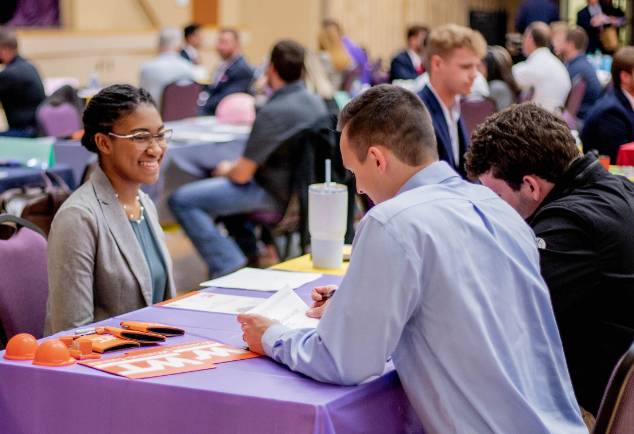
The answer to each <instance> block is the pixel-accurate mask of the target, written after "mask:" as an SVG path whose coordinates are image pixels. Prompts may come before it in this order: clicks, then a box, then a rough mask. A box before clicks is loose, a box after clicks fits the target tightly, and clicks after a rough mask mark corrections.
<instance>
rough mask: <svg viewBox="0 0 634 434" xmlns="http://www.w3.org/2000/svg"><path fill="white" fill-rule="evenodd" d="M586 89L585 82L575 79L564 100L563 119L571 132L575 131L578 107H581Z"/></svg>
mask: <svg viewBox="0 0 634 434" xmlns="http://www.w3.org/2000/svg"><path fill="white" fill-rule="evenodd" d="M586 87H587V85H586V81H585V80H584V79H583V78H581V77H576V78H575V79H574V80H573V82H572V88H571V89H570V93H569V94H568V98H567V99H566V106H565V108H564V112H563V118H564V120H565V121H566V123H567V124H568V126H569V127H570V129H571V130H575V129H577V113H579V107H581V102H582V101H583V97H584V95H585V94H586Z"/></svg>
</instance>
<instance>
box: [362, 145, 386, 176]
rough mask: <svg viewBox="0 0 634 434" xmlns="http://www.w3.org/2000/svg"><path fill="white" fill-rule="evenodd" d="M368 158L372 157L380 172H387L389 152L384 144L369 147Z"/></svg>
mask: <svg viewBox="0 0 634 434" xmlns="http://www.w3.org/2000/svg"><path fill="white" fill-rule="evenodd" d="M367 158H370V159H371V160H372V162H373V164H375V165H376V168H377V169H378V170H379V171H380V172H383V173H385V171H386V170H387V162H388V161H387V152H386V149H385V148H384V147H383V146H377V145H373V146H370V147H369V148H368V156H367Z"/></svg>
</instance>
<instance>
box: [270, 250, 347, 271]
mask: <svg viewBox="0 0 634 434" xmlns="http://www.w3.org/2000/svg"><path fill="white" fill-rule="evenodd" d="M351 254H352V246H351V245H349V244H346V245H345V246H343V256H344V258H349V257H350V255H351ZM271 268H272V269H274V270H286V271H299V272H304V273H322V274H334V275H336V276H343V275H344V274H346V271H348V261H347V260H344V262H343V264H342V266H341V267H340V268H335V269H326V268H315V267H313V261H312V259H311V257H310V255H303V256H300V257H298V258H294V259H289V260H288V261H284V262H281V263H279V264H277V265H273V266H272V267H271Z"/></svg>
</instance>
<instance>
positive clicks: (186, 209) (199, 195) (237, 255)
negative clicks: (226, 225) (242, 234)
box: [169, 177, 279, 277]
mask: <svg viewBox="0 0 634 434" xmlns="http://www.w3.org/2000/svg"><path fill="white" fill-rule="evenodd" d="M169 207H170V209H171V210H172V213H173V214H174V216H175V217H176V220H177V221H178V223H179V224H180V225H181V227H182V228H183V229H184V230H185V233H186V234H187V236H188V237H189V238H190V239H191V241H192V243H193V244H194V246H195V247H196V249H197V250H198V253H200V255H201V256H202V258H203V260H204V261H205V262H206V263H207V266H208V267H209V275H210V276H212V277H218V276H222V275H224V274H228V273H231V272H232V271H235V270H237V269H238V268H240V267H242V266H244V265H245V264H246V262H247V258H246V256H245V255H244V254H243V253H242V251H241V250H240V247H239V246H238V244H237V243H236V242H235V241H234V240H233V239H231V238H228V237H225V236H223V235H222V234H221V233H220V232H219V231H218V229H217V228H216V225H215V221H214V220H215V219H216V218H217V217H224V216H231V215H235V214H243V213H249V212H252V211H259V210H265V211H277V210H279V206H278V204H277V202H276V201H275V199H274V198H273V196H271V195H270V194H269V193H268V192H267V191H266V190H264V189H263V188H262V187H260V186H259V185H258V184H257V183H256V182H255V181H253V180H252V181H250V182H249V183H247V184H243V185H240V184H234V183H233V182H231V181H229V180H228V179H227V178H225V177H218V178H211V179H204V180H202V181H196V182H192V183H190V184H187V185H184V186H183V187H181V188H179V189H178V190H176V191H175V192H174V194H172V196H170V198H169Z"/></svg>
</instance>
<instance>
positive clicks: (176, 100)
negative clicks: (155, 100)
mask: <svg viewBox="0 0 634 434" xmlns="http://www.w3.org/2000/svg"><path fill="white" fill-rule="evenodd" d="M201 91H202V85H200V84H198V83H196V82H193V81H188V80H181V81H177V82H174V83H171V84H168V85H167V86H165V90H163V100H162V101H163V102H162V107H161V116H162V117H163V120H164V121H165V122H167V121H177V120H179V119H185V118H191V117H194V116H196V115H198V95H199V94H200V92H201Z"/></svg>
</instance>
